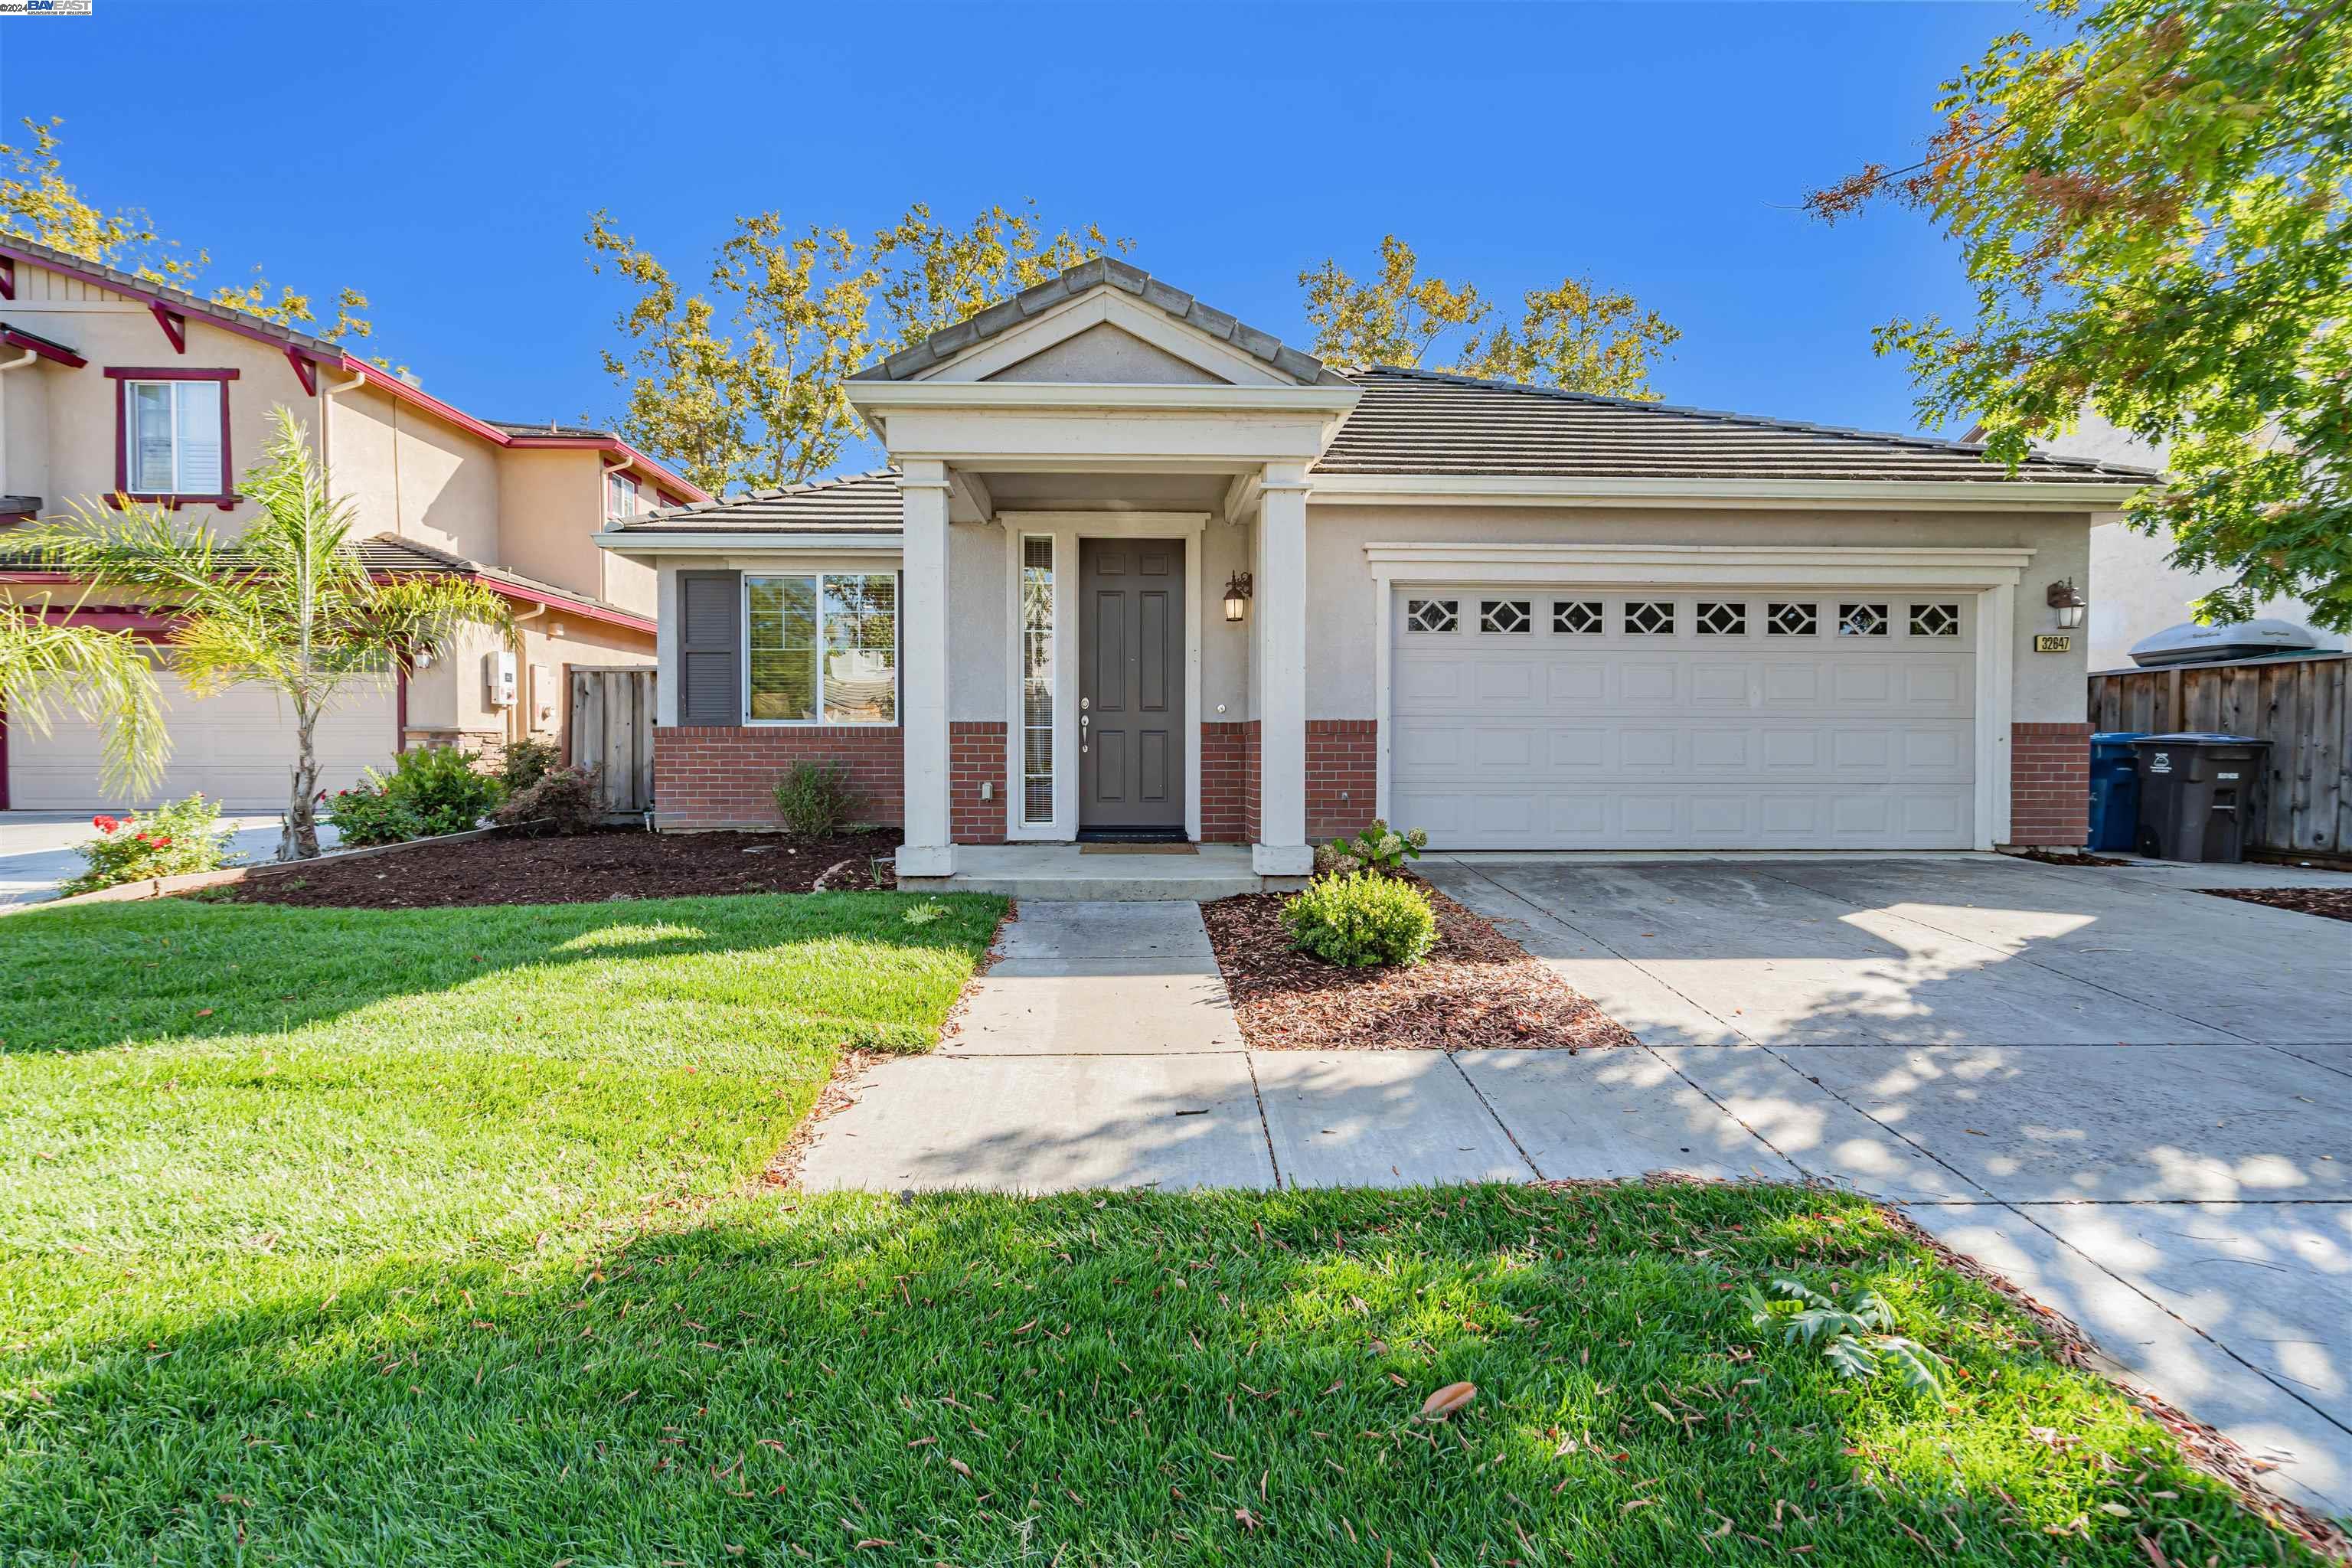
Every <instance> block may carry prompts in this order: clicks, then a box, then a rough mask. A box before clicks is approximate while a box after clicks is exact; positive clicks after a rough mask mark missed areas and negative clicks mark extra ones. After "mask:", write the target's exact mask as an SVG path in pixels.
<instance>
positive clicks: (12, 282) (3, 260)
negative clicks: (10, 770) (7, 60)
mask: <svg viewBox="0 0 2352 1568" xmlns="http://www.w3.org/2000/svg"><path fill="white" fill-rule="evenodd" d="M15 298H16V258H15V257H13V256H0V300H13V299H15ZM0 804H5V801H0Z"/></svg>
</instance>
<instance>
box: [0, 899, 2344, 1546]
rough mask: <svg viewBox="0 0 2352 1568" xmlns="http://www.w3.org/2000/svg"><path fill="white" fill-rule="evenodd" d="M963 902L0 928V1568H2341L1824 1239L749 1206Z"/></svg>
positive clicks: (1233, 1212)
mask: <svg viewBox="0 0 2352 1568" xmlns="http://www.w3.org/2000/svg"><path fill="white" fill-rule="evenodd" d="M932 902H933V905H934V907H937V908H939V909H940V910H942V911H944V912H943V913H942V914H941V915H940V917H939V918H936V919H931V920H928V921H919V922H917V923H909V922H908V920H907V918H906V917H907V914H908V911H909V910H914V909H918V908H919V907H920V906H918V905H916V904H915V903H914V901H913V900H905V899H898V898H891V897H887V896H877V895H844V896H840V897H833V898H817V899H765V898H743V899H726V900H680V901H675V902H665V903H630V904H620V905H604V906H561V907H546V908H524V909H500V910H432V911H417V912H378V911H346V912H322V911H316V910H285V909H253V908H205V907H202V906H189V905H184V904H163V905H141V906H115V907H112V908H103V909H91V910H58V911H54V912H47V913H36V914H33V915H29V916H17V917H12V918H11V919H10V920H9V921H6V922H5V925H0V943H5V945H0V1038H5V1041H6V1044H5V1048H0V1563H6V1564H8V1565H10V1568H18V1565H21V1564H33V1563H40V1564H47V1563H59V1564H62V1563H74V1562H82V1563H89V1562H101V1563H104V1562H121V1563H132V1562H136V1563H148V1562H151V1561H152V1562H162V1563H213V1562H219V1563H231V1562H234V1563H301V1564H311V1563H320V1564H332V1563H353V1564H357V1563H367V1564H412V1563H415V1564H422V1563H451V1564H457V1563H467V1564H471V1563H515V1564H533V1565H537V1568H557V1565H558V1564H567V1565H572V1568H590V1565H592V1564H615V1563H631V1564H643V1565H644V1568H660V1565H662V1564H685V1563H694V1564H704V1563H709V1564H726V1563H735V1562H751V1563H797V1562H803V1561H807V1562H821V1563H904V1564H917V1563H923V1564H929V1563H941V1562H944V1563H960V1564H982V1563H1035V1564H1038V1565H1040V1568H1044V1565H1046V1564H1053V1563H1060V1564H1063V1565H1065V1568H1078V1565H1080V1564H1145V1563H1150V1564H1160V1563H1217V1562H1227V1561H1235V1560H1245V1561H1252V1562H1264V1563H1284V1564H1292V1563H1380V1564H1382V1565H1383V1568H1391V1565H1397V1564H1402V1565H1406V1568H1424V1565H1425V1564H1429V1563H1438V1564H1442V1565H1444V1568H1455V1565H1457V1564H1461V1565H1467V1564H1471V1563H1496V1564H1507V1563H1521V1564H1554V1563H1569V1562H1570V1561H1577V1562H1581V1563H1588V1564H1591V1563H1660V1564H1664V1563H1675V1564H1690V1563H1710V1562H1718V1561H1719V1562H1722V1563H1748V1562H1762V1561H1766V1560H1773V1561H1797V1562H1811V1563H1835V1564H1840V1565H1844V1564H1878V1563H1919V1564H1928V1563H1937V1564H1960V1563H2012V1562H2019V1563H2053V1564H2055V1563H2062V1562H2063V1563H2075V1564H2083V1563H2106V1564H2116V1565H2122V1564H2131V1565H2133V1568H2147V1565H2148V1564H2149V1563H2157V1562H2162V1563H2200V1564H2201V1563H2208V1562H2209V1561H2210V1562H2218V1563H2230V1564H2235V1563H2276V1562H2305V1563H2307V1562H2311V1561H2314V1559H2313V1558H2312V1557H2311V1556H2310V1554H2309V1553H2308V1552H2305V1550H2304V1549H2303V1548H2302V1547H2301V1546H2300V1545H2298V1544H2297V1543H2296V1542H2294V1541H2293V1540H2291V1539H2290V1538H2289V1537H2287V1536H2285V1535H2284V1534H2283V1533H2281V1532H2279V1531H2274V1530H2273V1529H2272V1528H2271V1527H2269V1526H2268V1525H2265V1524H2264V1523H2263V1522H2262V1521H2259V1520H2257V1519H2255V1518H2253V1517H2252V1515H2250V1514H2248V1513H2246V1512H2245V1511H2243V1510H2242V1509H2240V1508H2239V1507H2238V1505H2237V1504H2236V1502H2235V1501H2234V1500H2233V1499H2232V1498H2231V1495H2230V1494H2229V1492H2228V1491H2227V1490H2226V1489H2224V1488H2223V1487H2221V1485H2220V1484H2219V1483H2217V1482H2215V1481H2212V1480H2210V1479H2208V1478H2206V1477H2204V1476H2203V1475H2201V1474H2200V1473H2198V1472H2196V1471H2193V1470H2191V1469H2190V1468H2188V1467H2187V1466H2185V1465H2184V1464H2183V1463H2181V1462H2180V1460H2179V1458H2178V1455H2177V1452H2176V1450H2175V1448H2174V1447H2173V1445H2172V1443H2171V1441H2170V1439H2169V1438H2168V1436H2166V1435H2165V1434H2164V1433H2163V1432H2162V1431H2161V1430H2160V1429H2159V1428H2158V1426H2155V1425H2154V1424H2153V1423H2152V1422H2150V1421H2149V1420H2147V1418H2146V1417H2144V1416H2143V1415H2140V1414H2138V1413H2137V1411H2136V1410H2135V1409H2134V1408H2133V1407H2132V1406H2131V1405H2129V1404H2128V1403H2127V1402H2126V1401H2125V1400H2124V1399H2123V1398H2122V1397H2121V1396H2119V1395H2118V1394H2116V1393H2115V1392H2114V1391H2113V1390H2112V1389H2111V1388H2109V1387H2108V1386H2106V1385H2105V1384H2102V1383H2100V1382H2098V1381H2097V1380H2095V1379H2094V1378H2092V1377H2090V1376H2088V1375H2086V1374H2084V1373H2078V1372H2075V1371H2073V1370H2070V1369H2069V1368H2068V1367H2066V1366H2064V1365H2063V1364H2061V1363H2060V1362H2058V1361H2057V1360H2055V1359H2053V1358H2051V1357H2050V1356H2048V1355H2046V1354H2044V1353H2043V1349H2042V1345H2041V1344H2040V1342H2038V1341H2036V1340H2035V1339H2034V1337H2033V1333H2032V1330H2030V1329H2029V1328H2028V1327H2027V1325H2026V1324H2025V1323H2024V1322H2023V1321H2021V1319H2020V1318H2019V1317H2018V1316H2017V1315H2016V1314H2015V1313H2014V1312H2012V1311H2011V1310H2009V1309H2008V1308H2006V1307H2005V1306H2004V1305H2003V1304H2002V1303H2000V1301H1999V1300H1998V1299H1997V1298H1996V1297H1994V1296H1993V1295H1992V1294H1991V1293H1990V1292H1989V1291H1988V1290H1986V1289H1983V1288H1981V1287H1980V1286H1978V1285H1976V1284H1974V1283H1972V1282H1970V1281H1969V1280H1967V1279H1963V1278H1961V1277H1960V1276H1958V1275H1957V1274H1955V1273H1954V1272H1952V1271H1950V1270H1948V1269H1947V1268H1943V1267H1942V1266H1940V1265H1939V1264H1938V1263H1937V1261H1936V1260H1935V1259H1934V1258H1932V1257H1931V1256H1929V1255H1928V1254H1927V1253H1926V1252H1925V1251H1924V1250H1922V1249H1921V1248H1920V1247H1917V1246H1916V1245H1915V1244H1914V1243H1913V1242H1911V1241H1910V1240H1909V1239H1908V1238H1906V1237H1905V1236H1904V1235H1902V1234H1901V1233H1899V1232H1898V1231H1897V1230H1895V1228H1894V1227H1893V1226H1890V1225H1889V1223H1888V1222H1887V1221H1886V1220H1885V1218H1884V1217H1883V1216H1882V1215H1880V1214H1879V1212H1878V1211H1877V1210H1875V1209H1874V1208H1873V1207H1872V1206H1871V1205H1868V1204H1866V1203H1864V1202H1862V1201H1860V1200H1858V1199H1854V1198H1852V1197H1848V1196H1844V1195H1840V1194H1828V1193H1817V1192H1803V1191H1797V1190H1793V1189H1786V1188H1778V1189H1775V1188H1698V1187H1659V1188H1650V1189H1643V1188H1623V1189H1600V1190H1566V1191H1557V1192H1555V1191H1546V1190H1542V1189H1537V1188H1526V1187H1516V1188H1515V1187H1483V1188H1468V1189H1460V1190H1449V1191H1436V1192H1430V1191H1417V1192H1404V1193H1348V1192H1340V1193H1284V1194H1273V1195H1265V1194H1205V1195H1196V1196H1179V1195H1174V1194H1121V1195H1096V1194H1078V1195H1073V1196H1066V1197H1056V1198H1049V1199H1042V1200H1034V1201H1026V1202H1024V1201H1021V1200H1016V1199H1010V1198H994V1197H976V1196H962V1197H958V1196H919V1197H908V1198H899V1197H895V1196H889V1195H875V1196H842V1197H829V1198H824V1199H822V1200H814V1199H808V1198H804V1197H797V1196H793V1195H792V1194H778V1193H777V1192H775V1191H774V1190H772V1189H769V1188H764V1187H762V1186H761V1185H760V1184H759V1183H758V1180H757V1177H758V1173H759V1172H760V1170H761V1167H762V1166H763V1164H764V1163H765V1162H766V1161H767V1159H768V1158H769V1156H770V1155H772V1153H773V1152H774V1151H775V1149H776V1148H777V1147H778V1146H779V1145H780V1144H781V1143H782V1142H783V1140H784V1138H785V1136H786V1135H787V1134H788V1132H789V1131H790V1130H791V1127H792V1125H793V1121H795V1120H796V1119H797V1117H798V1116H799V1115H800V1114H801V1112H802V1110H803V1108H804V1107H805V1106H806V1105H807V1104H808V1102H809V1100H810V1098H811V1096H812V1095H813V1093H814V1089H815V1088H816V1086H817V1084H818V1083H819V1082H820V1081H821V1079H822V1077H823V1073H824V1069H825V1068H826V1067H827V1066H828V1065H829V1063H830V1061H831V1058H832V1053H833V1052H834V1051H835V1050H836V1049H838V1048H839V1047H841V1046H842V1045H844V1044H852V1043H879V1044H883V1045H886V1046H888V1045H899V1046H918V1047H919V1046H920V1045H922V1044H924V1043H927V1042H928V1040H929V1035H930V1031H931V1030H933V1029H934V1028H935V1027H936V1026H937V1024H938V1021H939V1019H940V1016H943V1014H944V1012H945V1011H946V1009H947V1007H948V1006H949V1005H950V1001H951V999H952V997H953V996H954V994H955V991H956V988H957V985H958V984H959V983H960V982H961V978H962V976H963V975H964V973H966V972H967V971H968V969H969V967H970V965H971V963H972V962H973V961H974V959H975V957H976V955H977V954H978V952H980V951H981V949H982V946H983V945H984V943H985V942H986V940H987V936H988V932H989V930H990V927H991V926H992V921H993V919H994V915H995V911H996V910H997V908H998V907H999V906H998V905H997V903H996V901H995V900H980V899H972V900H934V901H932ZM1784 1275H1787V1276H1795V1277H1798V1278H1801V1279H1806V1280H1808V1281H1810V1282H1811V1283H1813V1284H1815V1285H1817V1286H1820V1287H1824V1288H1827V1287H1831V1286H1837V1287H1840V1288H1841V1294H1843V1293H1844V1288H1846V1287H1851V1286H1853V1285H1857V1284H1867V1285H1870V1286H1873V1287H1874V1288H1876V1289H1879V1290H1881V1291H1882V1292H1883V1293H1885V1295H1886V1296H1887V1297H1888V1298H1889V1299H1890V1300H1892V1301H1894V1302H1895V1305H1896V1307H1897V1308H1898V1309H1899V1310H1900V1313H1901V1316H1902V1320H1903V1324H1902V1326H1903V1328H1904V1329H1905V1331H1907V1332H1909V1333H1911V1334H1912V1335H1914V1336H1915V1337H1916V1338H1917V1339H1919V1340H1920V1341H1922V1342H1925V1343H1926V1344H1927V1346H1928V1347H1929V1348H1930V1349H1931V1350H1934V1351H1936V1352H1939V1353H1941V1354H1943V1355H1945V1356H1948V1357H1949V1358H1950V1365H1949V1368H1948V1373H1947V1377H1946V1384H1945V1387H1944V1389H1943V1390H1942V1391H1941V1393H1940V1394H1927V1393H1913V1392H1908V1391H1906V1390H1905V1389H1903V1388H1902V1387H1900V1386H1899V1385H1898V1384H1896V1383H1895V1382H1894V1381H1893V1380H1892V1379H1888V1380H1885V1381H1881V1382H1874V1383H1867V1384H1864V1383H1856V1382H1853V1381H1850V1380H1846V1379H1842V1378H1840V1377H1839V1376H1838V1375H1837V1374H1836V1373H1835V1372H1834V1371H1833V1370H1832V1367H1831V1366H1830V1365H1829V1363H1827V1362H1826V1361H1824V1360H1823V1359H1822V1355H1821V1354H1820V1352H1819V1351H1818V1350H1811V1349H1804V1348H1794V1347H1790V1346H1788V1345H1785V1344H1784V1343H1782V1342H1780V1338H1779V1336H1778V1335H1777V1334H1774V1335H1770V1336H1767V1335H1765V1334H1763V1333H1760V1332H1759V1331H1757V1330H1756V1329H1755V1328H1753V1327H1752V1326H1751V1325H1750V1324H1749V1322H1748V1313H1747V1309H1746V1307H1745V1306H1744V1304H1743V1302H1742V1300H1741V1295H1742V1292H1741V1290H1740V1289H1739V1287H1741V1286H1743V1285H1745V1284H1748V1283H1751V1282H1752V1283H1757V1284H1765V1283H1768V1282H1769V1280H1770V1279H1773V1278H1775V1277H1777V1276H1784ZM1456 1379H1467V1380H1470V1381H1472V1382H1475V1384H1478V1386H1479V1390H1480V1392H1479V1394H1478V1396H1477V1398H1476V1400H1475V1402H1474V1403H1473V1404H1472V1405H1469V1406H1468V1408H1467V1409H1466V1410H1465V1411H1464V1412H1463V1413H1462V1414H1460V1415H1456V1416H1455V1417H1454V1419H1453V1420H1452V1421H1450V1422H1448V1423H1445V1424H1444V1425H1427V1424H1423V1423H1421V1422H1418V1421H1416V1420H1415V1419H1414V1415H1415V1413H1416V1412H1417V1411H1418V1410H1419V1409H1420V1407H1421V1405H1422V1402H1423V1399H1424V1397H1425V1396H1426V1395H1427V1394H1429V1393H1430V1392H1431V1391H1432V1390H1433V1389H1435V1388H1437V1387H1438V1386H1440V1385H1441V1384H1446V1383H1449V1382H1452V1381H1454V1380H1456Z"/></svg>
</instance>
